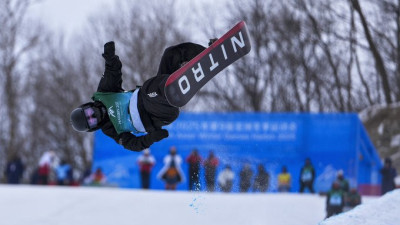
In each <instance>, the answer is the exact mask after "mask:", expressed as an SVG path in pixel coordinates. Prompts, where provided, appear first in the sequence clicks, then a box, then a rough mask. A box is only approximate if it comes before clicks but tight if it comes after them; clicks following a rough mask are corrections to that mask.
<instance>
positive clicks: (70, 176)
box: [4, 151, 106, 186]
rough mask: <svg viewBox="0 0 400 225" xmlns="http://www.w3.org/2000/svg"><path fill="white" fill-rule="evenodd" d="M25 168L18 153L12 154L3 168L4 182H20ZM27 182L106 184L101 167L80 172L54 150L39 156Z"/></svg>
mask: <svg viewBox="0 0 400 225" xmlns="http://www.w3.org/2000/svg"><path fill="white" fill-rule="evenodd" d="M25 170H26V168H25V165H24V163H23V162H22V160H21V158H20V157H19V156H18V155H15V156H13V157H12V158H11V159H10V160H9V161H8V163H7V165H6V168H5V172H4V174H5V177H6V182H7V183H8V184H20V183H22V181H23V178H24V177H23V176H24V174H25V172H26V171H25ZM25 183H26V182H25ZM29 184H33V185H60V186H61V185H62V186H80V185H94V186H102V185H104V184H106V177H105V175H104V173H103V172H102V169H101V168H96V169H95V170H94V171H93V172H92V171H91V169H87V170H86V171H84V172H83V173H80V172H79V171H78V170H75V169H74V168H73V166H72V165H71V164H70V163H69V162H68V161H67V160H65V159H60V158H59V157H58V156H57V154H56V153H55V152H54V151H46V152H44V153H43V154H42V156H41V157H40V158H39V160H38V163H37V166H36V167H35V168H34V169H33V171H32V172H30V174H29Z"/></svg>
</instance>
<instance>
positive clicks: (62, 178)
mask: <svg viewBox="0 0 400 225" xmlns="http://www.w3.org/2000/svg"><path fill="white" fill-rule="evenodd" d="M55 172H56V175H57V184H58V185H69V184H71V183H72V168H71V166H70V165H69V164H68V163H67V162H66V161H65V160H61V163H60V165H59V166H57V168H56V169H55Z"/></svg>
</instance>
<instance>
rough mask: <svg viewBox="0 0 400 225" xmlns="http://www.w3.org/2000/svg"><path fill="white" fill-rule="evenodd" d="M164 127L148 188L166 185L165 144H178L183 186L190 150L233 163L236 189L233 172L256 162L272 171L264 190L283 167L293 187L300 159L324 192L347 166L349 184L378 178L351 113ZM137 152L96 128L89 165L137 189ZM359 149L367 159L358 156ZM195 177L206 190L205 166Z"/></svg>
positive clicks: (216, 119) (219, 116) (183, 120)
mask: <svg viewBox="0 0 400 225" xmlns="http://www.w3.org/2000/svg"><path fill="white" fill-rule="evenodd" d="M166 129H168V131H169V133H170V136H169V137H168V138H167V139H165V140H162V141H161V142H158V143H155V144H154V145H153V146H151V153H152V154H153V155H154V157H155V159H156V165H155V167H154V168H153V172H152V176H151V188H152V189H163V188H164V184H163V182H162V181H161V180H159V179H157V178H156V174H157V173H158V172H159V171H160V170H161V168H162V166H163V158H164V156H165V155H167V154H168V152H169V148H170V147H171V146H176V148H177V150H178V154H179V155H180V156H181V157H182V158H183V160H184V163H183V164H182V168H183V171H184V172H185V176H186V179H185V180H186V181H185V182H184V183H182V184H180V185H178V189H181V190H184V189H188V182H187V181H188V165H187V163H186V162H185V159H186V158H187V157H188V155H189V154H190V152H191V151H192V150H193V149H197V150H198V152H199V153H200V155H201V157H202V158H203V159H206V158H207V156H208V154H209V152H210V151H212V152H214V154H215V155H216V157H217V158H218V160H219V166H218V169H217V174H218V172H219V171H221V170H222V169H223V168H224V166H225V165H230V166H231V167H232V168H233V170H234V172H235V174H236V177H235V181H234V182H235V185H234V191H238V184H239V172H240V170H241V168H242V167H243V165H245V164H249V165H250V166H251V168H252V170H253V172H254V175H255V174H256V168H257V165H259V164H261V165H263V166H264V167H265V168H266V170H267V171H268V172H269V174H270V185H269V189H268V190H269V191H276V190H277V175H278V173H279V172H280V171H281V168H282V166H286V167H287V168H288V170H289V172H290V173H291V175H292V188H291V190H292V191H298V189H299V176H300V169H301V167H302V166H303V163H304V160H305V159H306V158H310V159H311V161H312V163H313V165H314V167H315V169H316V172H317V178H316V181H315V188H316V189H317V191H325V190H328V189H329V188H330V185H331V183H332V181H333V180H334V179H335V177H336V172H337V171H338V170H344V171H345V176H346V177H347V178H348V179H349V180H350V183H351V184H352V185H353V186H355V185H357V184H359V183H360V182H362V183H377V182H378V181H377V175H376V173H377V170H378V169H379V167H380V160H379V157H378V156H377V154H376V151H375V149H374V147H373V145H372V144H371V142H370V141H369V138H368V135H366V132H365V130H364V128H363V126H362V124H361V122H360V120H359V119H358V116H357V115H356V114H293V113H287V114H285V113H282V114H268V113H181V115H180V117H179V119H178V120H176V121H175V122H174V123H173V124H171V125H170V126H167V127H166ZM140 154H141V153H136V152H131V151H128V150H125V149H123V148H122V147H121V146H120V145H118V144H117V143H115V142H114V141H113V140H112V139H111V138H109V137H107V136H105V135H104V134H103V133H102V132H101V131H98V132H96V134H95V148H94V165H93V166H94V167H95V168H97V167H101V168H102V169H103V170H104V171H105V173H106V175H107V178H108V182H109V183H114V184H116V185H118V186H120V187H126V188H140V173H139V168H138V164H137V158H138V156H139V155H140ZM360 155H365V157H363V158H362V159H361V158H360ZM371 162H373V163H372V164H371ZM365 165H370V166H367V167H366V166H365ZM372 165H374V166H372ZM95 168H94V169H95ZM359 168H362V169H359ZM371 173H375V175H371ZM200 177H201V184H202V190H204V170H203V168H202V170H201V174H200Z"/></svg>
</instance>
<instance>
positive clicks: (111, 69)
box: [97, 41, 124, 92]
mask: <svg viewBox="0 0 400 225" xmlns="http://www.w3.org/2000/svg"><path fill="white" fill-rule="evenodd" d="M102 56H103V58H104V60H105V70H104V74H103V76H102V77H101V80H100V83H99V86H98V88H97V91H98V92H121V91H124V90H123V89H122V72H121V68H122V63H121V61H120V60H119V57H118V56H117V55H115V44H114V42H113V41H110V42H107V43H106V44H105V45H104V53H103V54H102Z"/></svg>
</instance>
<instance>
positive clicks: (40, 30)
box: [0, 0, 400, 178]
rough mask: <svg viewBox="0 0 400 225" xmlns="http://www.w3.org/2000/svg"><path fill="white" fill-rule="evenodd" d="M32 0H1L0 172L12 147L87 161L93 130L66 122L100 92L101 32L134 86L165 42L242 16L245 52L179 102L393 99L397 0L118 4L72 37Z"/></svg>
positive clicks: (398, 50)
mask: <svg viewBox="0 0 400 225" xmlns="http://www.w3.org/2000/svg"><path fill="white" fill-rule="evenodd" d="M32 4H39V3H34V2H33V1H30V0H5V1H1V2H0V27H1V32H0V85H1V88H0V92H1V94H0V98H1V103H2V107H1V108H0V118H1V124H2V125H1V128H0V129H1V130H0V131H1V133H2V135H1V136H0V169H1V171H4V167H5V165H6V162H7V160H9V159H10V158H12V157H13V156H14V155H19V156H20V157H21V158H22V159H23V161H24V162H25V163H26V164H27V165H28V171H27V174H29V171H32V170H33V169H34V168H35V166H36V164H37V161H38V158H39V157H40V155H41V154H42V153H43V152H44V151H47V150H54V151H56V152H57V154H58V155H59V156H60V157H61V158H63V159H65V160H67V161H68V162H70V163H71V164H73V166H74V167H75V168H78V169H79V170H84V169H85V168H86V167H88V166H90V164H91V158H92V154H93V152H92V145H93V143H92V142H93V135H88V134H82V133H77V132H75V131H73V130H72V128H71V126H70V124H69V114H70V112H71V111H72V109H73V108H75V107H76V106H78V105H79V104H81V103H85V102H88V101H90V97H91V95H92V94H93V92H94V91H95V90H96V88H97V84H98V81H99V79H100V76H101V74H102V72H103V69H104V65H103V64H104V62H103V59H102V57H101V53H102V50H103V49H102V47H103V44H104V43H105V42H106V41H109V40H114V41H115V42H116V44H117V54H118V55H119V56H120V58H121V60H122V62H123V74H124V75H123V79H124V83H123V87H124V88H125V89H126V90H131V89H133V88H135V86H136V85H141V84H142V83H143V82H144V81H145V80H146V79H147V78H150V77H151V76H154V75H155V74H156V72H157V69H158V62H159V59H160V56H161V54H162V52H163V51H164V49H165V48H166V47H168V46H169V45H173V44H177V43H180V42H184V41H193V40H196V41H202V42H201V43H199V44H202V45H205V46H206V45H207V42H208V38H213V37H218V35H222V34H223V33H224V32H225V31H226V30H228V29H229V28H230V27H231V26H233V25H234V24H236V23H237V22H238V21H240V20H244V21H246V23H247V25H248V29H249V33H250V35H251V41H252V51H251V53H250V54H249V55H248V56H246V57H245V58H243V59H241V60H239V61H237V62H236V63H235V64H234V65H232V66H230V67H229V68H227V69H226V70H225V71H223V72H222V73H221V74H219V75H218V76H217V77H216V78H214V79H213V80H212V81H211V82H210V83H209V84H207V85H206V87H204V88H203V89H202V90H201V91H200V93H199V94H198V95H197V96H196V97H195V98H194V99H193V100H192V101H191V102H190V103H189V104H188V105H187V106H185V107H184V108H183V109H182V110H187V111H191V110H197V111H199V110H201V111H210V110H211V111H256V112H358V111H360V110H363V109H365V108H367V107H369V106H372V105H376V104H390V103H393V102H398V101H399V99H400V74H399V73H400V72H399V71H400V6H399V5H400V4H399V1H396V0H362V1H359V0H339V1H337V0H320V1H314V0H288V1H283V2H276V1H270V0H267V1H265V0H253V1H245V0H242V1H234V2H227V3H225V4H226V5H225V6H224V7H223V9H221V10H216V9H213V10H211V9H212V5H207V3H203V5H201V7H199V6H198V5H197V7H196V8H190V9H189V8H184V9H182V7H178V5H177V3H176V2H174V1H172V0H170V1H165V2H164V3H160V2H158V1H146V2H143V1H122V2H118V5H117V6H115V7H113V8H108V9H104V8H103V9H101V11H99V13H97V14H93V15H91V16H90V18H89V19H88V22H87V24H86V25H85V29H83V30H81V31H80V32H79V33H76V34H74V36H73V37H72V38H70V39H68V40H66V39H65V38H63V34H60V33H54V32H52V31H51V30H49V28H48V27H47V26H46V24H45V23H43V22H40V21H37V20H35V19H34V18H31V17H29V15H28V13H27V12H28V10H29V8H30V7H31V6H32ZM196 9H197V10H196ZM185 10H189V11H191V12H192V13H189V14H188V13H186V14H188V15H190V17H188V15H186V14H183V13H182V11H185ZM183 15H185V17H183ZM2 176H3V174H2V173H1V175H0V178H1V177H2Z"/></svg>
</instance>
